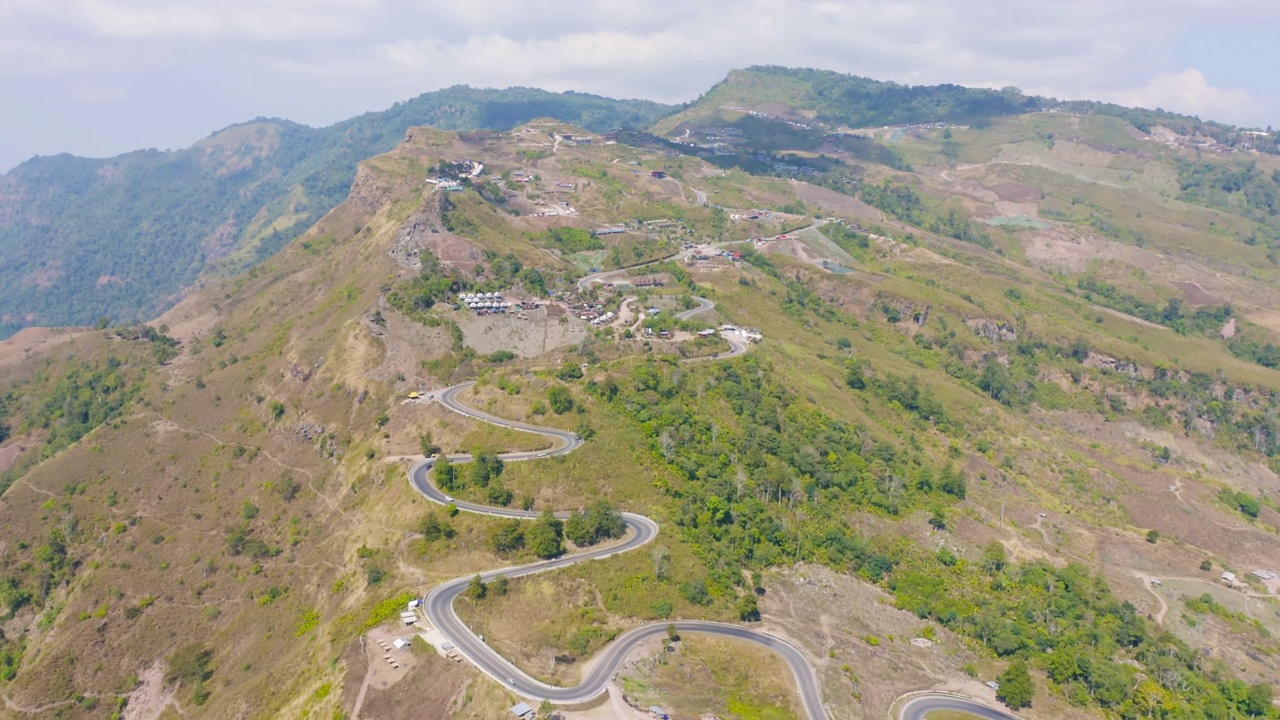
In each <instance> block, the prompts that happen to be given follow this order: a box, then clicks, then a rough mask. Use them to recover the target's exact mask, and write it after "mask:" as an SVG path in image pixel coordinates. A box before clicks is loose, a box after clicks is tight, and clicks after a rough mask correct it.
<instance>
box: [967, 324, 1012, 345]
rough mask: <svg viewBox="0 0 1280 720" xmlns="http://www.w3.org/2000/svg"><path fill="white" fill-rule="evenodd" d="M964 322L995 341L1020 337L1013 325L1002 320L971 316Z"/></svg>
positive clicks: (1006, 340) (976, 331) (977, 332)
mask: <svg viewBox="0 0 1280 720" xmlns="http://www.w3.org/2000/svg"><path fill="white" fill-rule="evenodd" d="M964 322H965V324H966V325H968V326H969V329H970V330H973V332H974V333H976V334H978V335H980V336H982V337H984V338H986V339H988V340H990V341H991V342H993V343H1000V342H1013V341H1015V340H1017V339H1018V332H1017V331H1016V330H1014V329H1013V326H1012V325H1010V324H1009V323H1007V322H1004V321H1002V320H992V319H991V318H971V319H969V320H965V321H964Z"/></svg>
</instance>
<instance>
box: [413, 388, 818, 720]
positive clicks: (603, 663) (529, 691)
mask: <svg viewBox="0 0 1280 720" xmlns="http://www.w3.org/2000/svg"><path fill="white" fill-rule="evenodd" d="M472 384H473V383H464V384H462V385H456V386H454V387H451V388H447V389H445V390H442V391H440V392H438V393H434V394H433V396H434V397H435V398H436V399H437V400H439V401H440V403H441V404H442V405H444V406H445V407H447V408H448V409H450V410H452V411H454V412H457V413H460V414H462V415H467V416H469V417H473V418H476V419H479V420H484V421H485V422H491V423H494V424H496V425H501V426H503V427H509V428H514V429H517V430H524V431H526V432H533V433H537V434H539V435H544V436H546V437H550V438H553V439H555V440H558V441H559V442H560V446H559V447H557V448H556V449H554V450H548V451H545V452H522V453H506V454H504V455H503V456H502V458H503V460H506V461H520V460H529V459H533V458H537V457H550V456H555V455H564V454H567V453H570V452H573V451H574V450H576V449H577V448H578V447H579V446H581V444H582V440H581V439H579V438H578V436H577V435H576V434H574V433H571V432H567V431H564V430H557V429H554V428H543V427H537V426H534V425H528V424H526V423H521V422H516V421H512V420H506V419H503V418H499V417H495V416H492V415H489V414H488V413H483V412H480V411H478V410H474V409H472V408H470V407H467V406H466V405H463V404H462V403H460V402H459V401H458V399H457V396H458V393H460V392H462V391H463V390H465V389H466V388H468V387H470V386H471V385H472ZM449 459H450V461H451V462H466V461H468V460H470V459H471V458H470V456H468V455H455V456H450V458H449ZM435 463H436V458H428V459H426V460H423V461H422V462H419V463H417V464H416V465H414V466H413V467H412V468H411V469H410V470H409V481H410V482H411V483H412V484H413V487H414V488H415V489H416V490H417V491H418V492H420V493H422V495H423V496H425V497H426V498H427V499H429V500H431V501H433V502H437V503H440V504H448V503H450V502H452V503H453V504H454V505H455V506H457V508H458V509H459V510H465V511H468V512H474V513H480V514H484V515H492V516H496V517H513V518H534V517H537V515H538V513H535V512H532V511H525V510H513V509H508V508H495V507H489V506H487V505H479V504H476V503H469V502H464V501H460V500H451V498H450V497H449V496H448V495H446V494H445V493H444V492H443V491H441V490H440V489H439V488H437V487H436V486H435V485H434V484H433V483H432V482H431V469H432V468H433V467H435ZM622 518H623V520H624V521H625V523H626V526H627V534H626V536H625V537H624V539H623V541H622V542H621V543H619V544H616V545H612V546H610V547H604V548H595V549H588V550H585V551H583V552H580V553H575V554H573V555H568V556H565V557H560V558H556V559H554V560H548V561H544V562H536V563H530V564H528V565H518V566H513V567H506V568H500V569H497V570H489V571H487V572H483V573H480V577H481V578H482V579H483V580H484V581H485V582H489V581H491V580H493V579H495V578H498V577H508V578H514V577H521V576H523V575H531V574H533V573H539V572H545V571H548V570H554V569H556V568H561V567H565V566H568V565H572V564H574V563H579V562H583V561H585V560H593V559H600V558H606V557H610V556H612V555H617V554H620V553H624V552H628V551H630V550H633V549H635V548H638V547H641V546H643V545H646V544H648V543H649V542H651V541H652V540H653V539H654V538H655V537H657V534H658V524H657V523H655V522H654V521H652V520H650V519H649V518H647V517H644V516H643V515H635V514H632V513H623V514H622ZM471 577H472V576H467V577H460V578H457V579H455V580H450V581H449V582H446V583H443V584H441V585H437V586H436V587H435V588H433V589H432V590H431V591H430V592H429V593H428V594H427V598H426V602H425V606H424V612H425V614H426V616H427V620H428V622H430V623H431V624H432V625H433V626H434V627H435V628H437V629H438V630H440V631H441V632H442V633H444V635H445V636H446V637H447V638H449V640H450V642H452V643H453V644H454V646H455V647H457V649H458V651H459V652H461V653H462V654H463V656H465V657H466V658H467V659H468V660H470V661H471V662H472V663H473V664H474V665H475V666H476V667H478V668H479V669H480V670H481V672H484V673H485V674H486V675H489V676H490V677H492V678H494V679H495V680H497V681H498V682H500V683H502V684H504V685H506V686H507V687H508V688H509V689H510V690H511V691H512V692H514V693H516V694H517V695H520V696H522V697H525V698H528V699H530V700H533V701H535V702H541V701H542V700H544V699H545V700H550V701H551V702H553V703H558V704H573V703H580V702H586V701H588V700H591V699H594V698H595V697H597V696H599V695H600V694H601V693H603V692H604V690H605V685H606V684H607V683H608V682H609V680H610V679H611V678H612V677H613V675H614V673H615V672H617V669H618V666H619V665H620V664H621V663H622V661H623V659H624V658H626V656H627V653H629V652H630V651H631V650H632V649H633V648H634V647H635V646H636V645H637V644H638V643H640V642H641V641H643V640H645V639H647V638H651V637H654V636H657V635H661V634H663V633H665V632H666V624H665V623H657V624H653V625H641V626H640V627H638V628H635V629H633V630H631V631H629V632H627V633H624V634H623V635H621V636H619V637H618V638H616V639H615V640H614V641H613V642H612V643H610V644H609V646H608V647H607V648H605V650H604V653H603V654H602V655H601V656H600V658H599V659H598V660H597V661H596V662H595V664H594V665H593V666H592V669H591V672H590V673H589V674H588V675H587V676H586V677H584V678H583V679H582V682H581V683H580V684H578V685H576V686H574V687H556V686H553V685H547V684H546V683H543V682H540V681H538V680H535V679H534V678H531V677H529V676H528V675H527V674H525V673H524V672H522V671H521V670H520V669H519V668H517V667H516V666H515V665H513V664H512V663H511V662H510V661H508V660H507V659H506V658H504V657H502V656H501V655H499V654H498V653H497V652H496V651H495V650H493V649H492V648H490V647H489V646H488V645H487V644H486V643H485V642H484V640H483V639H481V638H480V637H479V636H478V635H476V634H475V633H474V632H472V631H471V629H470V628H468V627H467V626H466V624H465V623H463V622H462V619H461V618H459V617H458V615H457V613H455V612H454V610H453V601H454V599H455V598H457V597H458V596H459V595H461V594H462V593H464V592H466V589H467V586H468V585H469V584H470V582H471ZM674 624H675V626H676V628H677V630H678V631H679V632H682V633H684V632H690V633H694V632H696V633H705V634H711V635H719V636H722V637H732V638H737V639H740V640H746V641H749V642H754V643H756V644H758V645H761V646H763V647H766V648H768V649H770V650H773V651H775V652H777V653H778V654H779V655H781V656H782V658H783V659H784V660H786V662H787V664H788V665H789V666H790V667H791V672H792V674H794V675H795V678H796V684H797V686H798V687H799V688H800V696H801V701H802V702H803V703H804V706H805V710H806V712H807V713H808V715H809V717H810V718H811V720H826V717H827V714H826V710H825V709H824V708H823V707H822V693H821V690H820V689H819V687H818V678H817V675H816V674H815V672H814V670H813V666H812V665H810V664H809V660H808V658H806V657H805V655H804V653H803V652H801V651H800V650H799V649H798V648H796V647H795V646H794V645H791V644H790V643H788V642H786V641H784V640H782V639H780V638H777V637H774V636H772V635H766V634H764V633H759V632H756V631H754V630H750V629H748V628H745V627H742V626H739V625H729V624H725V623H714V622H703V621H696V620H682V621H677V622H675V623H674Z"/></svg>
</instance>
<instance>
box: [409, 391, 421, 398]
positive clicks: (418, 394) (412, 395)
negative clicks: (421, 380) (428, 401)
mask: <svg viewBox="0 0 1280 720" xmlns="http://www.w3.org/2000/svg"><path fill="white" fill-rule="evenodd" d="M420 397H422V395H421V394H420V393H419V392H418V391H417V390H414V391H413V392H411V393H409V399H410V400H417V399H418V398H420Z"/></svg>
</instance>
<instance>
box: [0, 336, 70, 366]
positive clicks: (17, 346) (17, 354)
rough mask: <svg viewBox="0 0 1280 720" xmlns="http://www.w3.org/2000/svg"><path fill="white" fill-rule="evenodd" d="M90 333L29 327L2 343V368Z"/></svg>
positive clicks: (0, 349)
mask: <svg viewBox="0 0 1280 720" xmlns="http://www.w3.org/2000/svg"><path fill="white" fill-rule="evenodd" d="M87 332H89V331H88V330H83V329H79V328H45V327H29V328H26V329H24V330H19V331H18V332H17V334H15V335H14V336H13V337H11V338H9V339H8V340H4V341H0V367H6V366H8V365H16V364H18V363H20V362H22V361H23V360H26V359H27V358H28V357H30V356H31V355H33V354H36V353H40V352H44V351H46V350H51V349H53V348H55V347H58V346H59V345H62V344H65V343H68V342H71V341H72V340H75V339H76V338H78V337H80V336H81V335H84V334H85V333H87Z"/></svg>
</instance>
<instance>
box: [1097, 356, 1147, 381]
mask: <svg viewBox="0 0 1280 720" xmlns="http://www.w3.org/2000/svg"><path fill="white" fill-rule="evenodd" d="M1082 364H1083V365H1084V366H1085V367H1092V368H1098V369H1099V370H1109V371H1111V372H1115V373H1120V374H1121V375H1129V376H1130V377H1139V376H1141V375H1142V368H1141V367H1139V366H1138V363H1136V362H1133V361H1131V360H1121V359H1120V358H1115V357H1111V356H1110V355H1103V354H1102V353H1096V352H1090V353H1089V355H1088V356H1087V357H1085V359H1084V360H1083V363H1082Z"/></svg>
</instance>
